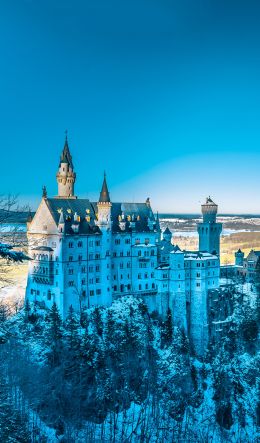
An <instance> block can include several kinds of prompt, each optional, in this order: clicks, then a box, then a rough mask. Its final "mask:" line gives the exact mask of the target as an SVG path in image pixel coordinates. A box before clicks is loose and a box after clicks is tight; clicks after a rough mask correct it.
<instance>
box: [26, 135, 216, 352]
mask: <svg viewBox="0 0 260 443" xmlns="http://www.w3.org/2000/svg"><path fill="white" fill-rule="evenodd" d="M56 178H57V183H58V195H57V196H56V197H53V198H49V197H48V196H47V192H46V189H45V188H44V189H43V196H42V200H41V202H40V205H39V207H38V209H37V211H36V214H35V215H34V217H33V218H32V217H30V218H29V219H28V223H27V236H28V242H29V255H30V257H31V258H32V260H31V262H30V264H29V272H28V280H27V288H26V299H27V300H28V301H29V302H33V303H36V304H37V305H39V306H41V307H46V308H50V307H51V306H52V304H53V303H54V302H56V304H57V306H58V308H59V310H60V313H61V316H62V317H63V318H65V317H66V315H67V313H68V309H69V307H70V306H71V305H72V306H73V308H74V309H75V310H76V311H80V309H81V308H82V307H91V306H96V305H103V306H110V305H111V303H112V301H113V300H114V299H116V298H118V297H120V296H123V295H134V296H137V297H141V298H143V300H144V301H145V302H146V303H147V306H148V308H149V310H150V312H152V311H157V312H158V313H159V314H161V315H162V316H163V317H164V316H165V315H166V313H167V309H168V308H170V309H171V311H172V318H173V323H174V325H176V326H180V327H182V328H184V330H185V331H186V333H188V335H189V336H190V338H191V341H192V342H193V344H194V347H195V350H196V351H197V352H198V353H203V350H204V348H205V345H206V344H207V335H208V334H207V293H208V290H209V289H212V288H217V287H218V286H219V272H220V263H219V240H220V232H221V228H222V226H221V224H220V223H217V222H216V215H217V205H216V204H215V203H214V202H213V201H212V200H211V199H210V198H208V199H207V201H206V203H205V204H204V205H202V214H203V222H202V223H199V224H198V232H199V236H200V245H202V247H201V249H202V250H201V251H199V252H198V251H190V252H188V251H181V250H180V248H179V247H178V246H176V245H173V243H172V233H171V231H170V230H169V229H168V228H167V229H166V230H165V231H164V233H163V235H161V229H160V223H159V217H158V214H157V215H156V216H155V215H154V213H153V211H152V208H151V204H150V200H149V198H147V199H146V201H145V202H144V203H124V202H117V203H114V202H111V200H110V195H109V191H108V186H107V180H106V176H104V179H103V184H102V189H101V192H100V196H99V200H98V201H96V202H91V201H89V200H88V199H80V198H77V197H76V196H75V195H74V184H75V180H76V174H75V171H74V167H73V162H72V157H71V154H70V150H69V146H68V141H67V137H66V140H65V145H64V148H63V151H62V154H61V158H60V163H59V168H58V172H57V175H56Z"/></svg>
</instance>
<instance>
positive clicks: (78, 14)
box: [0, 0, 260, 213]
mask: <svg viewBox="0 0 260 443" xmlns="http://www.w3.org/2000/svg"><path fill="white" fill-rule="evenodd" d="M259 19H260V3H259V2H258V1H250V0H247V1H243V2H242V1H239V0H238V1H229V0H226V1H222V0H218V1H210V0H208V1H206V0H204V1H203V0H198V1H194V0H182V1H180V0H179V1H175V0H131V1H128V0H124V1H122V0H120V1H117V0H110V1H107V0H95V1H89V0H84V1H67V0H63V1H59V0H56V1H55V0H51V1H50V0H45V1H42V0H38V1H33V0H19V1H16V0H12V1H11V2H10V1H9V0H2V1H1V5H0V33H1V38H0V53H1V57H0V79H1V81H0V96H1V101H0V130H1V133H0V136H1V148H0V149H1V157H0V158H1V175H0V179H1V190H0V193H1V194H3V193H8V192H10V193H12V194H18V193H19V195H20V200H21V202H23V203H25V202H29V203H30V204H31V205H32V207H35V206H36V205H37V204H38V202H39V199H40V196H41V187H42V185H43V184H45V185H46V186H47V189H48V194H49V195H55V194H56V180H55V174H56V170H57V166H58V159H59V155H60V151H61V149H62V147H63V143H64V131H65V130H66V129H68V138H69V144H70V147H71V152H72V155H73V160H74V164H75V168H76V172H77V182H76V193H77V195H79V196H88V197H89V198H92V199H96V198H97V195H98V192H99V190H100V187H101V182H102V174H103V171H104V169H105V170H106V172H107V178H108V184H109V187H110V191H111V197H112V199H113V200H114V201H119V200H128V201H144V200H145V199H146V197H147V196H149V197H150V198H151V201H152V205H153V208H154V209H156V210H157V209H158V210H159V211H167V212H197V211H198V208H199V205H200V202H201V201H202V200H203V199H204V198H205V196H206V195H208V194H210V195H211V196H212V197H213V198H214V199H215V200H216V201H217V202H218V204H219V208H220V211H221V212H238V213H241V212H258V213H259V212H260V194H259V189H260V173H259V166H260V149H259V146H260V132H259V128H260V107H259V103H260V80H259V79H260V27H259Z"/></svg>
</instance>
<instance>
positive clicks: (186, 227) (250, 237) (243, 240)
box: [0, 212, 260, 303]
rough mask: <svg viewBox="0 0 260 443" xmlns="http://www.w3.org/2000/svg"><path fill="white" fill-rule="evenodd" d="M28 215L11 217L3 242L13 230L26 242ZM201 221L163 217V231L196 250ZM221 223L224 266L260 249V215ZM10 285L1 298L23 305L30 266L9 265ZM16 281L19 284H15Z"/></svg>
mask: <svg viewBox="0 0 260 443" xmlns="http://www.w3.org/2000/svg"><path fill="white" fill-rule="evenodd" d="M26 219H27V213H26V212H23V213H18V214H15V213H14V214H11V216H10V218H8V221H9V223H6V224H3V225H2V226H1V241H4V240H3V239H5V241H6V242H8V237H9V235H12V233H13V230H14V229H15V230H16V231H19V233H20V236H21V237H22V238H23V241H25V240H26V237H25V232H26ZM200 220H201V217H200V215H199V214H160V222H161V228H162V231H163V230H164V229H165V228H166V227H167V226H168V227H169V229H170V230H171V231H172V233H173V240H172V241H173V243H174V244H178V245H179V247H180V248H181V249H185V250H196V249H197V248H198V235H197V232H196V223H197V222H198V221H200ZM218 221H219V222H221V223H223V232H222V236H221V263H222V264H232V263H234V253H235V252H236V251H237V250H238V248H241V249H242V250H243V251H244V252H245V254H248V253H249V251H250V250H251V249H260V215H250V214H246V215H243V214H242V215H232V214H221V215H219V217H218ZM9 269H10V274H9V275H10V280H11V282H10V284H9V285H8V287H5V288H4V289H1V288H0V298H2V297H5V298H11V299H17V303H18V302H21V300H22V298H23V294H24V288H25V284H26V275H27V263H25V264H20V265H18V266H17V265H16V266H12V265H10V266H9ZM14 282H15V283H14Z"/></svg>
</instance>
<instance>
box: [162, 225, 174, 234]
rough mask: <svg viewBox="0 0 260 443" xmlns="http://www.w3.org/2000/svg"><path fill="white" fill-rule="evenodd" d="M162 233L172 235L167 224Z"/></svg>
mask: <svg viewBox="0 0 260 443" xmlns="http://www.w3.org/2000/svg"><path fill="white" fill-rule="evenodd" d="M163 233H164V234H171V235H172V231H170V229H169V228H168V226H167V228H166V229H165V230H164V231H163Z"/></svg>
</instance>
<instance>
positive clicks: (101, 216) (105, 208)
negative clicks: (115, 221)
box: [97, 173, 112, 227]
mask: <svg viewBox="0 0 260 443" xmlns="http://www.w3.org/2000/svg"><path fill="white" fill-rule="evenodd" d="M111 207H112V203H111V201H110V195H109V192H108V187H107V180H106V173H104V179H103V184H102V188H101V191H100V196H99V201H98V204H97V208H98V213H97V218H98V221H97V225H98V226H99V227H102V226H107V227H110V226H111Z"/></svg>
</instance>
